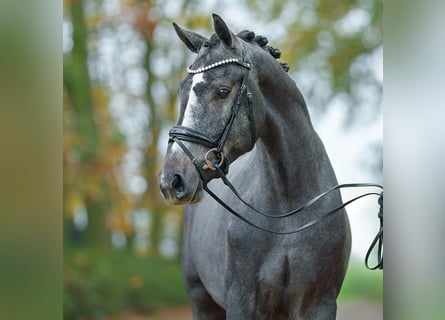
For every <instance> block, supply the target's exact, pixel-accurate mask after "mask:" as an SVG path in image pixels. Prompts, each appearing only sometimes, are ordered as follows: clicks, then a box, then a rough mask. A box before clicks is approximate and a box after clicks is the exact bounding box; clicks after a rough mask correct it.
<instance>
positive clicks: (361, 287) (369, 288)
mask: <svg viewBox="0 0 445 320" xmlns="http://www.w3.org/2000/svg"><path fill="white" fill-rule="evenodd" d="M339 299H340V300H378V301H381V300H382V299H383V271H381V270H368V269H366V267H365V264H364V262H363V261H359V260H353V259H351V261H350V263H349V267H348V271H347V273H346V278H345V281H344V282H343V286H342V289H341V292H340V296H339Z"/></svg>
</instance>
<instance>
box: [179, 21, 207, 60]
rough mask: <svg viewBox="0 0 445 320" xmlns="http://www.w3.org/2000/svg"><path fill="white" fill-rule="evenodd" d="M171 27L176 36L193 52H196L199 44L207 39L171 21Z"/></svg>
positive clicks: (199, 46)
mask: <svg viewBox="0 0 445 320" xmlns="http://www.w3.org/2000/svg"><path fill="white" fill-rule="evenodd" d="M173 27H174V28H175V31H176V34H177V35H178V37H179V38H180V39H181V40H182V42H184V44H185V45H186V46H187V48H189V49H190V51H192V52H194V53H198V51H199V49H200V48H201V45H202V43H203V42H204V41H206V40H207V39H206V38H205V37H203V36H201V35H200V34H197V33H195V32H192V31H188V30H185V29H183V28H181V27H180V26H178V25H177V24H176V23H174V22H173Z"/></svg>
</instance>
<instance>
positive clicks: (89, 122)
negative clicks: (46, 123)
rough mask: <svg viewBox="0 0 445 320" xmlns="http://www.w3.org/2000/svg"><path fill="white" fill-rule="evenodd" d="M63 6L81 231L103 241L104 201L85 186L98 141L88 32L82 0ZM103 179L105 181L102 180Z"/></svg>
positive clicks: (93, 241) (91, 241) (95, 242)
mask: <svg viewBox="0 0 445 320" xmlns="http://www.w3.org/2000/svg"><path fill="white" fill-rule="evenodd" d="M66 8H67V9H68V12H69V15H70V17H71V23H72V26H73V48H72V51H71V53H70V54H69V56H67V57H66V59H65V61H64V84H65V87H66V90H67V92H68V96H69V100H70V107H72V109H73V114H74V116H75V123H76V126H77V134H78V138H79V141H78V143H77V144H76V145H75V153H76V154H77V156H78V158H79V160H78V161H79V162H80V166H81V168H82V169H81V170H82V171H83V172H82V173H83V174H82V177H81V179H83V181H79V180H78V181H79V182H80V183H82V184H84V186H83V187H81V189H82V191H83V201H84V205H85V207H86V209H87V212H88V227H87V229H86V231H85V233H84V240H85V241H86V242H87V243H88V244H92V245H106V244H107V239H108V237H107V233H106V229H105V213H106V209H107V208H106V202H105V201H104V198H103V197H102V196H98V194H97V192H96V193H92V192H89V188H88V180H89V178H90V176H91V175H94V170H95V169H94V167H95V163H96V161H97V153H98V146H99V143H98V134H97V128H96V123H95V112H94V107H93V101H92V93H91V82H90V76H89V73H88V51H87V40H88V33H87V28H86V25H85V17H84V6H83V1H82V0H77V1H70V2H67V3H66ZM102 182H103V183H104V184H105V181H102ZM99 188H103V189H106V186H105V185H101V186H100V187H99ZM65 222H68V221H65Z"/></svg>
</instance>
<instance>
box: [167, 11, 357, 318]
mask: <svg viewBox="0 0 445 320" xmlns="http://www.w3.org/2000/svg"><path fill="white" fill-rule="evenodd" d="M213 25H214V29H215V34H213V35H212V36H211V37H210V38H206V37H204V36H202V35H199V34H197V33H195V32H192V31H188V30H186V29H183V28H181V27H179V26H178V25H176V24H174V27H175V30H176V33H177V34H178V36H179V38H180V39H181V40H182V42H184V44H185V45H186V46H187V47H188V48H189V49H190V50H191V51H192V52H194V53H196V54H197V57H196V59H195V61H194V62H193V64H192V65H191V66H190V67H189V68H188V73H187V75H186V77H185V78H184V80H182V81H181V83H180V85H179V97H180V116H179V119H178V122H177V127H176V129H175V130H173V133H171V139H170V141H169V145H168V148H167V153H166V156H165V160H164V163H163V167H162V169H161V171H160V173H159V186H160V189H161V192H162V194H163V196H164V198H165V199H166V200H167V201H168V202H170V203H172V204H181V205H184V239H183V249H182V271H183V277H184V281H185V285H186V289H187V292H188V295H189V297H190V300H191V303H192V308H193V319H195V320H205V319H230V320H246V319H258V320H259V319H271V320H277V319H312V320H313V319H335V318H336V309H337V304H336V300H337V296H338V294H339V291H340V288H341V286H342V282H343V279H344V276H345V273H346V269H347V264H348V260H349V254H350V241H351V239H350V228H349V222H348V218H347V215H346V212H345V211H344V210H343V209H342V210H340V211H338V212H337V213H336V214H334V215H332V216H329V218H327V219H324V220H323V221H321V222H320V223H317V224H316V225H314V226H312V227H311V228H308V229H305V230H303V231H301V232H298V233H291V234H274V233H270V232H266V231H263V230H260V229H258V228H255V227H253V226H251V225H250V224H248V223H246V222H245V221H243V219H240V218H239V217H236V216H233V215H232V214H231V213H230V212H229V211H228V210H227V209H226V208H224V207H223V206H221V205H220V203H218V202H217V201H215V200H214V199H213V198H212V197H210V196H209V195H208V194H207V193H205V192H204V191H205V190H206V188H207V187H208V189H210V190H212V192H213V193H215V194H217V195H218V197H219V198H220V199H221V201H222V202H224V203H225V204H228V205H230V206H231V208H233V209H234V210H235V211H236V212H238V213H239V214H240V216H242V217H244V218H246V219H247V220H249V221H251V222H253V223H254V224H256V225H258V226H261V227H263V228H265V229H270V230H277V231H279V230H292V229H295V228H297V227H299V226H301V225H304V224H305V223H308V222H309V221H312V220H314V219H316V218H317V217H320V216H321V215H323V213H324V212H326V211H328V210H329V209H331V208H333V207H335V206H338V205H339V204H341V196H340V193H339V192H334V193H332V194H331V195H330V196H328V197H326V198H324V200H323V201H320V202H318V203H317V204H316V205H314V206H311V207H310V208H308V209H307V210H305V211H304V212H301V213H299V214H297V215H293V216H291V217H288V218H283V219H271V218H267V217H262V216H259V215H257V214H256V213H255V212H254V211H253V210H251V209H250V208H249V207H247V206H246V205H244V204H243V203H241V202H240V201H239V199H237V198H236V197H235V196H234V194H233V193H232V192H231V190H229V188H227V186H226V185H225V184H224V183H223V182H222V181H221V179H218V177H220V175H218V172H219V173H221V172H222V171H224V173H227V179H228V180H230V181H232V184H233V186H234V187H235V188H236V189H237V190H238V191H239V193H240V195H241V196H242V197H243V199H245V201H246V202H248V203H249V204H251V205H252V207H255V208H261V210H262V211H264V212H268V213H270V214H272V215H273V214H280V213H282V212H286V211H289V210H291V209H294V208H295V207H298V206H299V205H301V204H302V203H304V202H305V201H307V200H308V199H311V198H312V197H314V196H315V195H317V194H319V193H321V192H323V191H325V190H326V189H328V188H330V187H333V186H335V185H336V184H337V181H336V177H335V174H334V171H333V169H332V166H331V164H330V161H329V159H328V156H327V154H326V151H325V148H324V146H323V143H322V142H321V140H320V138H319V137H318V135H317V133H316V132H315V130H314V128H313V126H312V124H311V120H310V118H309V113H308V110H307V107H306V103H305V101H304V98H303V96H302V94H301V93H300V91H299V89H298V88H297V86H296V84H295V82H294V81H293V80H292V79H291V78H290V77H289V76H288V74H287V73H286V71H287V65H285V64H283V63H279V62H278V61H277V60H276V58H277V57H279V55H280V53H279V50H278V49H274V48H272V47H270V46H268V45H267V39H266V38H265V37H262V36H255V34H254V33H253V32H251V31H242V32H240V33H239V34H238V35H235V34H234V33H232V32H231V31H230V29H229V28H228V27H227V25H226V24H225V22H224V21H223V20H222V19H221V17H219V16H218V15H216V14H214V15H213ZM247 73H248V77H247V76H246V74H247ZM243 90H244V91H243ZM237 101H238V102H239V103H238V105H239V110H237V112H236V113H235V115H234V116H233V109H234V106H235V105H237ZM227 127H229V129H227ZM181 130H182V131H181ZM181 133H182V134H183V138H178V137H181ZM222 140H223V143H221V141H222ZM213 142H214V146H217V145H218V146H219V147H214V148H211V147H212V143H213ZM209 149H210V151H209ZM215 167H217V168H219V170H215ZM221 168H222V169H221Z"/></svg>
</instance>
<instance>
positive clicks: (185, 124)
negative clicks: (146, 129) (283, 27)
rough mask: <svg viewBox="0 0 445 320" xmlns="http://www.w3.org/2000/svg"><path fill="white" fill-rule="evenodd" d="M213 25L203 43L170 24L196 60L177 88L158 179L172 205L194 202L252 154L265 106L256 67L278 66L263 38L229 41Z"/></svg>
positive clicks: (225, 31)
mask: <svg viewBox="0 0 445 320" xmlns="http://www.w3.org/2000/svg"><path fill="white" fill-rule="evenodd" d="M213 25H214V30H215V33H214V34H213V35H212V36H211V37H210V38H206V37H204V36H202V35H200V34H197V33H195V32H192V31H188V30H185V29H183V28H181V27H179V26H178V25H177V24H175V23H173V26H174V29H175V31H176V33H177V35H178V36H179V38H180V39H181V40H182V42H183V43H184V44H185V45H186V46H187V48H188V49H190V50H191V51H192V52H194V53H196V54H197V56H196V58H195V60H194V62H193V63H192V65H191V66H190V67H189V68H187V75H186V77H185V78H184V79H183V80H182V81H181V82H180V84H179V101H180V115H179V119H178V121H177V125H176V126H174V127H173V128H172V130H171V131H170V140H169V145H168V148H167V153H166V157H165V160H164V164H163V167H162V169H161V171H160V174H159V186H160V189H161V192H162V194H163V196H164V198H165V199H166V200H167V201H169V202H171V203H173V204H186V203H194V202H197V201H199V200H200V199H201V195H202V190H203V186H204V185H205V184H206V183H207V182H208V181H210V180H211V179H214V178H217V177H219V176H220V175H221V172H224V173H227V171H228V169H229V164H230V163H232V162H233V161H235V160H236V159H237V158H238V157H239V156H240V155H242V154H244V153H246V152H248V151H249V150H251V149H252V148H253V146H254V144H255V142H256V140H257V139H258V137H259V135H261V133H262V130H263V127H264V120H265V117H266V116H265V114H266V112H265V108H266V105H267V103H266V101H265V99H264V97H263V96H262V94H261V90H260V84H259V82H260V81H261V79H260V76H261V75H260V69H261V68H258V67H256V66H259V65H262V64H264V62H265V60H266V59H270V60H272V61H273V63H275V64H276V65H278V66H279V64H278V62H276V61H275V59H274V58H277V57H279V55H280V52H279V50H277V49H274V48H272V47H269V46H266V44H267V39H266V38H264V37H261V36H259V37H258V36H257V37H255V34H254V33H253V32H250V31H243V32H241V33H239V34H238V35H235V34H234V33H233V32H232V31H230V29H229V28H228V27H227V25H226V24H225V22H224V21H223V20H222V19H221V17H219V16H218V15H216V14H214V15H213ZM282 66H283V68H284V69H285V71H287V70H286V65H284V64H283V65H282ZM262 67H263V66H262ZM279 69H280V71H281V72H283V70H282V68H279ZM261 72H262V73H267V68H263V69H262V70H261Z"/></svg>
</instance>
